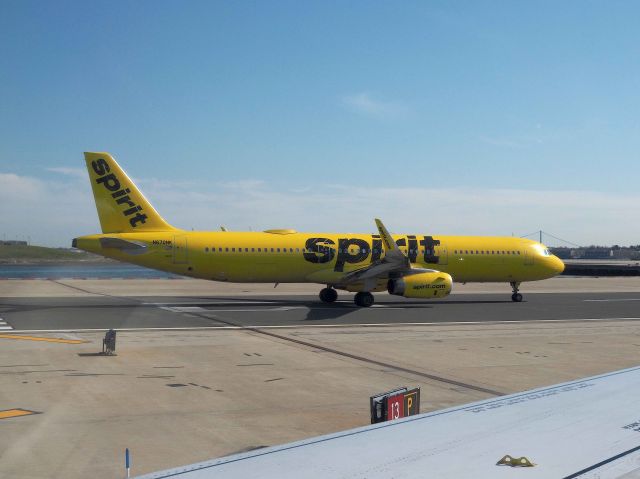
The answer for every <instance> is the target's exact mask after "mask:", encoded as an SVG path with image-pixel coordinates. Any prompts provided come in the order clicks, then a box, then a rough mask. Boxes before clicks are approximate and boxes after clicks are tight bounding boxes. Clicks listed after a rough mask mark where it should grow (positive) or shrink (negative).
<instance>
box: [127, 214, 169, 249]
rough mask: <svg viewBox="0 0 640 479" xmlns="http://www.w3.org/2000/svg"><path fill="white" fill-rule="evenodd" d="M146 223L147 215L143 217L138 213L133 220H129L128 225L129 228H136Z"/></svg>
mask: <svg viewBox="0 0 640 479" xmlns="http://www.w3.org/2000/svg"><path fill="white" fill-rule="evenodd" d="M138 208H140V207H139V206H138ZM140 209H142V208H140ZM146 222H147V215H145V214H144V213H138V214H137V215H135V216H134V217H133V218H131V219H129V224H130V225H131V226H133V227H134V228H135V227H136V226H138V223H142V224H144V223H146ZM169 244H171V243H169Z"/></svg>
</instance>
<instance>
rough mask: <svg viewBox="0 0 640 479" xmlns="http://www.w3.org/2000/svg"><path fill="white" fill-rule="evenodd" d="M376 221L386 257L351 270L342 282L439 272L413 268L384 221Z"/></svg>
mask: <svg viewBox="0 0 640 479" xmlns="http://www.w3.org/2000/svg"><path fill="white" fill-rule="evenodd" d="M375 221H376V226H377V227H378V232H379V233H380V239H381V240H382V245H383V247H384V250H385V254H384V257H383V258H382V259H379V260H377V261H375V262H374V263H372V264H371V265H369V266H367V267H366V268H362V269H358V270H355V271H351V272H350V273H348V274H346V275H344V277H343V278H342V279H341V281H340V283H341V284H349V283H355V282H358V281H364V280H367V279H372V278H384V277H388V276H389V275H390V274H396V275H397V276H407V275H410V274H418V273H434V272H437V271H436V270H434V269H425V268H412V267H411V263H410V262H409V258H408V256H407V255H406V254H404V253H403V252H402V251H401V250H400V248H399V247H398V245H397V244H396V242H395V241H394V240H393V237H392V236H391V234H390V233H389V231H388V230H387V228H386V227H385V226H384V224H383V223H382V221H380V220H379V219H378V218H376V219H375Z"/></svg>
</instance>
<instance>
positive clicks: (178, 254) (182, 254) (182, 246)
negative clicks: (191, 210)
mask: <svg viewBox="0 0 640 479" xmlns="http://www.w3.org/2000/svg"><path fill="white" fill-rule="evenodd" d="M188 260H189V258H188V254H187V237H186V236H174V237H173V264H184V263H187V262H188Z"/></svg>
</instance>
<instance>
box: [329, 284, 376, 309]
mask: <svg viewBox="0 0 640 479" xmlns="http://www.w3.org/2000/svg"><path fill="white" fill-rule="evenodd" d="M319 296H320V301H322V302H323V303H333V302H334V301H335V300H336V299H338V292H337V291H336V290H335V289H333V288H330V287H326V288H323V289H321V290H320V295H319ZM353 301H354V303H356V305H357V306H360V307H363V308H368V307H369V306H371V305H372V304H373V295H372V294H371V293H369V292H367V291H361V292H359V293H356V295H355V297H354V298H353Z"/></svg>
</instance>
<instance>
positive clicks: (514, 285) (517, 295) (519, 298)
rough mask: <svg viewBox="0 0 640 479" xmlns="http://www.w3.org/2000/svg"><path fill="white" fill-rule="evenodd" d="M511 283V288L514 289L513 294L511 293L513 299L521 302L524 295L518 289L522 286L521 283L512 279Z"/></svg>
mask: <svg viewBox="0 0 640 479" xmlns="http://www.w3.org/2000/svg"><path fill="white" fill-rule="evenodd" d="M509 284H511V289H512V290H513V294H512V295H511V301H515V302H516V303H519V302H521V301H522V295H521V294H520V293H518V289H519V287H520V283H517V282H515V281H512V282H511V283H509Z"/></svg>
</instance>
